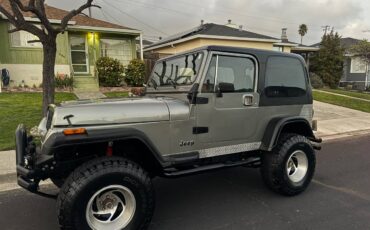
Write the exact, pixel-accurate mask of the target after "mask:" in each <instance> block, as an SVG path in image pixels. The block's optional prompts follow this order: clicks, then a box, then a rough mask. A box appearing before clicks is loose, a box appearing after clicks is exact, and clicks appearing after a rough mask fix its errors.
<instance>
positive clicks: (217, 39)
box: [144, 20, 297, 57]
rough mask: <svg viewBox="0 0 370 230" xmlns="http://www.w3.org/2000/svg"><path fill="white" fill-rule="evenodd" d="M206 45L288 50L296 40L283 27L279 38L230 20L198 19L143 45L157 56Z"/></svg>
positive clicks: (146, 50) (147, 50)
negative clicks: (188, 26)
mask: <svg viewBox="0 0 370 230" xmlns="http://www.w3.org/2000/svg"><path fill="white" fill-rule="evenodd" d="M207 45H222V46H236V47H244V48H255V49H265V50H276V51H282V52H288V53H290V52H291V49H292V47H295V46H297V44H296V43H291V42H288V39H287V37H286V29H283V34H282V39H278V38H274V37H270V36H266V35H263V34H258V33H253V32H250V31H246V30H243V28H242V26H239V27H238V26H236V25H235V24H232V23H231V20H229V23H228V24H226V25H218V24H214V23H207V24H203V23H201V25H200V26H198V27H196V28H193V29H191V30H189V31H184V32H182V33H179V34H176V35H173V36H170V37H168V38H165V39H163V40H161V41H159V42H157V43H154V44H152V45H150V46H147V47H145V48H144V51H145V52H149V53H157V54H159V57H165V56H168V55H172V54H176V53H180V52H184V51H188V50H192V49H195V48H199V47H202V46H207Z"/></svg>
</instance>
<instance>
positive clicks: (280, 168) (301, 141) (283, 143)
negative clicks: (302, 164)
mask: <svg viewBox="0 0 370 230" xmlns="http://www.w3.org/2000/svg"><path fill="white" fill-rule="evenodd" d="M297 150H301V151H302V152H304V154H305V155H306V157H307V161H308V167H307V173H306V174H305V176H304V178H303V179H302V180H300V181H299V182H293V181H292V180H291V179H289V177H288V173H287V169H286V167H287V161H288V160H289V158H290V156H291V155H292V153H294V152H295V151H297ZM315 165H316V157H315V151H314V149H313V147H312V145H311V143H310V141H309V140H308V139H307V138H306V137H304V136H301V135H297V134H282V136H281V137H280V139H279V141H278V144H277V145H276V147H275V148H274V149H273V151H272V152H265V153H264V154H263V156H262V166H261V175H262V178H263V181H264V182H265V184H266V185H267V187H269V188H270V189H271V190H272V191H274V192H277V193H279V194H282V195H286V196H295V195H298V194H300V193H302V192H303V191H304V190H305V189H306V188H307V187H308V185H309V184H310V182H311V180H312V177H313V175H314V172H315Z"/></svg>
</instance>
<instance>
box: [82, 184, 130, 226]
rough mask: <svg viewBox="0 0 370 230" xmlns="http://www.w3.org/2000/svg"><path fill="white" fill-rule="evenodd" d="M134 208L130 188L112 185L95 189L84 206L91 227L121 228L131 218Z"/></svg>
mask: <svg viewBox="0 0 370 230" xmlns="http://www.w3.org/2000/svg"><path fill="white" fill-rule="evenodd" d="M135 209H136V200H135V196H134V195H133V193H132V192H131V190H130V189H128V188H127V187H124V186H121V185H112V186H108V187H105V188H103V189H101V190H99V191H97V192H96V193H95V194H94V195H93V196H92V197H91V198H90V200H89V202H88V204H87V207H86V220H87V223H88V225H89V226H90V228H92V229H99V230H101V229H102V230H104V229H122V228H125V227H126V226H127V225H128V224H129V223H130V221H131V220H132V218H133V216H134V214H135Z"/></svg>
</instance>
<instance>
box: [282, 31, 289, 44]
mask: <svg viewBox="0 0 370 230" xmlns="http://www.w3.org/2000/svg"><path fill="white" fill-rule="evenodd" d="M287 30H288V28H282V29H281V41H282V42H288V35H287V34H286V31H287Z"/></svg>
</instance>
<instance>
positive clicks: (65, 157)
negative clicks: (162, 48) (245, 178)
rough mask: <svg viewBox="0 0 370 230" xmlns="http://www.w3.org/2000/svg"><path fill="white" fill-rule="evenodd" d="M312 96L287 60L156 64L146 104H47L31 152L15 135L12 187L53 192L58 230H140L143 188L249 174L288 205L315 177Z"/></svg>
mask: <svg viewBox="0 0 370 230" xmlns="http://www.w3.org/2000/svg"><path fill="white" fill-rule="evenodd" d="M312 116H313V109H312V92H311V86H310V82H309V78H308V73H307V70H306V67H305V62H304V60H303V59H302V58H301V57H300V56H298V55H294V54H287V53H281V52H272V51H263V50H255V49H242V48H233V47H220V46H208V47H203V48H200V49H196V50H193V51H190V52H186V53H182V54H178V55H174V56H171V57H168V58H164V59H161V60H159V61H158V62H157V63H156V65H155V67H154V70H153V72H152V74H151V77H150V80H149V82H148V84H147V85H146V89H145V96H142V97H133V98H124V99H107V100H105V99H104V100H82V101H74V102H68V103H64V104H62V105H58V106H56V105H50V107H49V111H48V115H47V117H45V118H44V119H43V120H42V121H41V123H40V125H39V132H40V135H41V146H36V144H35V143H34V141H33V138H32V136H28V135H27V132H26V129H25V127H24V126H23V125H19V127H18V129H17V131H16V141H17V151H16V154H17V173H18V184H19V185H20V186H22V187H23V188H25V189H27V190H29V191H31V192H34V193H38V194H40V195H44V196H47V194H45V193H42V192H41V191H40V190H39V182H40V181H41V180H46V179H51V180H52V181H53V182H54V184H55V185H56V186H58V187H60V192H59V195H58V197H57V207H58V219H59V224H60V227H61V228H62V229H125V230H127V229H131V230H132V229H146V228H147V227H148V225H149V223H150V220H151V217H152V215H153V211H154V203H155V199H154V191H153V186H152V182H151V178H153V177H155V176H161V177H171V178H176V177H180V176H185V175H190V174H194V173H200V172H203V171H208V170H216V169H221V168H228V167H236V166H248V167H258V168H260V170H261V175H262V178H263V180H264V181H265V183H266V185H267V186H268V187H269V188H270V189H272V190H273V191H275V192H278V193H280V194H283V195H287V196H293V195H297V194H299V193H301V192H303V191H304V190H305V189H306V188H307V186H308V185H309V183H310V181H311V179H312V177H313V174H314V171H315V150H319V149H320V144H319V143H321V139H319V138H316V137H315V136H314V134H313V131H312V123H313V121H312Z"/></svg>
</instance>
